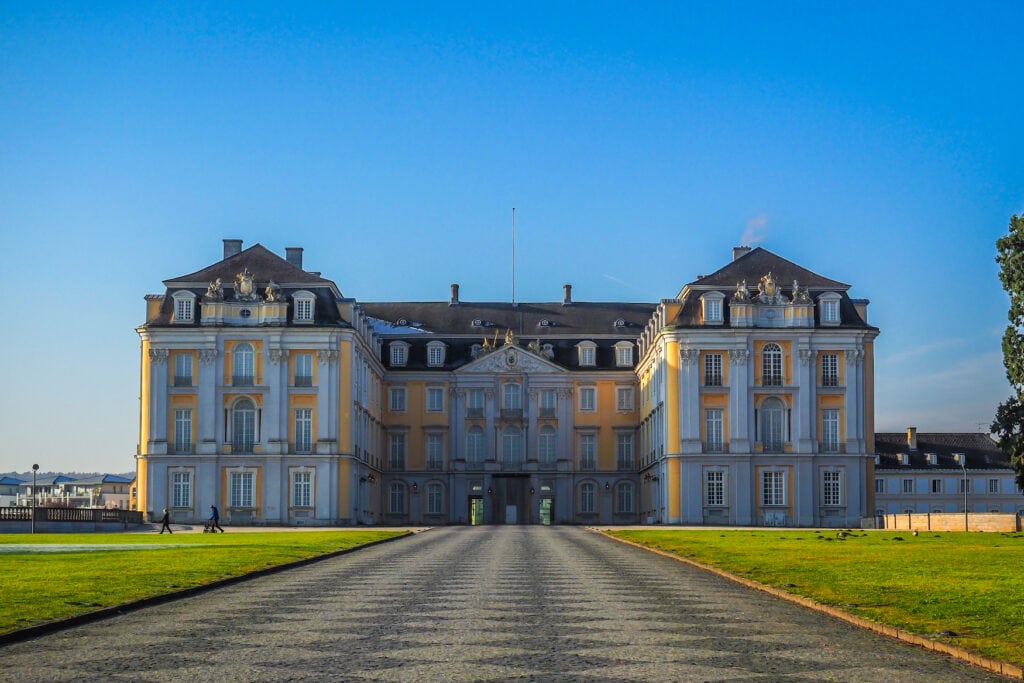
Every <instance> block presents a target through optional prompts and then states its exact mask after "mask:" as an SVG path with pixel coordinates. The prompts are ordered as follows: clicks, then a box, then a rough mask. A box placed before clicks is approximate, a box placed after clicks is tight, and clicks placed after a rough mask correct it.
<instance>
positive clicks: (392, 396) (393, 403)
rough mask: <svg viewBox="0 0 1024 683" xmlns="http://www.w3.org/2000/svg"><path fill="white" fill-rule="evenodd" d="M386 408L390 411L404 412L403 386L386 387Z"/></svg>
mask: <svg viewBox="0 0 1024 683" xmlns="http://www.w3.org/2000/svg"><path fill="white" fill-rule="evenodd" d="M388 410H390V411H391V412H392V413H404V412H405V387H391V388H390V389H388Z"/></svg>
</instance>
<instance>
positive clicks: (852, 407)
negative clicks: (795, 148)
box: [137, 240, 878, 526]
mask: <svg viewBox="0 0 1024 683" xmlns="http://www.w3.org/2000/svg"><path fill="white" fill-rule="evenodd" d="M302 254H303V252H302V249H298V248H288V249H287V250H286V256H285V258H281V257H279V256H277V255H275V254H273V253H272V252H270V251H269V250H267V249H266V248H264V247H263V246H261V245H258V244H257V245H254V246H252V247H249V248H248V249H244V250H243V249H242V243H241V240H224V258H223V259H222V260H220V261H219V262H217V263H214V264H213V265H211V266H209V267H207V268H204V269H202V270H199V271H197V272H195V273H192V274H189V275H184V276H181V277H176V278H173V279H170V280H165V281H164V285H165V287H166V289H165V292H164V293H162V294H155V295H150V296H147V297H146V304H147V310H146V322H145V323H144V324H143V325H141V326H140V327H139V328H138V329H137V331H138V333H139V336H140V338H141V340H142V343H141V414H140V437H139V447H138V454H137V463H138V474H137V485H138V501H139V509H140V510H143V511H145V512H148V513H149V514H150V515H153V514H158V513H159V511H160V510H161V509H162V508H164V507H167V508H169V509H170V510H171V514H172V517H173V518H174V519H175V520H176V521H181V522H187V521H199V520H201V519H203V518H205V517H207V516H208V512H209V507H210V505H217V506H218V507H219V508H220V509H221V511H222V516H223V517H224V519H226V520H227V521H229V522H230V523H236V524H239V523H243V524H288V525H300V524H305V525H331V524H431V525H436V524H478V523H490V524H495V523H496V524H538V523H539V524H555V523H570V524H616V523H629V524H633V523H665V524H678V523H682V524H740V525H785V526H851V525H859V524H860V520H861V518H863V517H866V516H870V515H872V514H873V512H874V509H875V504H874V500H873V494H874V490H873V487H872V483H871V482H872V481H873V479H874V474H873V468H874V462H875V459H874V445H873V443H872V441H873V439H872V434H873V424H872V419H873V410H874V408H873V384H872V368H873V342H874V339H875V337H876V336H877V334H878V330H877V328H875V327H872V326H871V325H869V324H868V322H867V301H865V300H860V299H851V298H850V296H849V294H848V290H849V286H848V285H846V284H843V283H841V282H837V281H835V280H831V279H828V278H825V277H822V276H820V275H817V274H816V273H813V272H811V271H809V270H807V269H805V268H803V267H801V266H799V265H797V264H795V263H792V262H790V261H787V260H786V259H784V258H782V257H780V256H777V255H775V254H773V253H771V252H769V251H767V250H764V249H761V248H758V249H749V248H746V247H742V248H737V249H734V250H733V260H732V261H731V262H730V263H728V264H727V265H725V266H724V267H723V268H721V269H719V270H718V271H716V272H715V273H713V274H711V275H707V276H702V277H699V278H698V279H697V280H695V281H694V282H691V283H689V284H687V285H686V286H684V287H683V289H682V290H681V291H680V292H679V293H678V295H677V296H676V297H675V298H672V299H663V300H662V301H660V302H657V303H597V302H579V301H575V300H573V298H572V288H571V286H570V285H565V287H564V289H563V292H562V298H561V300H560V301H554V302H547V303H525V302H522V303H481V302H469V301H463V300H461V299H460V296H459V287H458V285H452V286H451V296H450V298H449V300H448V301H440V302H427V303H423V302H383V303H370V302H358V301H356V300H355V299H352V298H347V297H345V296H343V295H342V293H341V291H340V290H339V288H338V287H337V285H336V284H335V283H334V282H332V281H331V280H328V279H325V278H323V277H321V275H320V273H316V272H310V271H306V270H304V269H303V264H302Z"/></svg>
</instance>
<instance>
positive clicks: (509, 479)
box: [487, 472, 537, 524]
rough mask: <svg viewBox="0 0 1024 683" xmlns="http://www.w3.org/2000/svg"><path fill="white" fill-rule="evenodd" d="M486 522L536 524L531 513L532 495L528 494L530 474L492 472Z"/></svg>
mask: <svg viewBox="0 0 1024 683" xmlns="http://www.w3.org/2000/svg"><path fill="white" fill-rule="evenodd" d="M489 502H490V509H489V510H488V513H487V517H488V520H487V521H488V522H490V523H491V524H536V523H537V520H536V519H534V518H533V517H534V514H533V509H532V505H533V496H531V495H530V475H529V474H525V473H521V472H515V473H511V472H510V473H500V474H494V475H493V477H492V479H491V500H490V501H489Z"/></svg>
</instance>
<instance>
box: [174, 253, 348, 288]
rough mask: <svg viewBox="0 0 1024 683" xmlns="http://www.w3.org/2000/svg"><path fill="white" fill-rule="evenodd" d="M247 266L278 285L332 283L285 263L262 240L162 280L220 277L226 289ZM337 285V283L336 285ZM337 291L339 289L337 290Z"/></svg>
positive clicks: (202, 281) (179, 283) (199, 282)
mask: <svg viewBox="0 0 1024 683" xmlns="http://www.w3.org/2000/svg"><path fill="white" fill-rule="evenodd" d="M243 268H248V269H249V272H251V273H253V274H254V275H255V276H256V277H257V278H258V279H259V281H260V282H267V281H269V280H273V281H274V282H276V283H277V284H279V285H282V286H284V285H307V286H312V285H320V286H335V285H334V283H333V282H331V281H330V280H327V279H325V278H322V277H320V274H319V273H310V272H307V271H305V270H303V269H302V268H298V267H296V266H293V265H292V264H290V263H288V261H286V260H285V259H283V258H281V257H280V256H278V255H277V254H275V253H274V252H272V251H270V250H269V249H267V248H266V247H264V246H263V245H262V244H254V245H252V246H251V247H249V248H248V249H244V250H242V251H240V252H238V253H237V254H235V255H233V256H229V257H227V258H226V259H223V260H221V261H218V262H217V263H214V264H213V265H211V266H207V267H206V268H203V269H202V270H197V271H196V272H194V273H189V274H188V275H182V276H181V277H176V278H171V279H170V280H164V284H165V285H167V287H168V288H184V287H192V286H195V287H203V288H204V289H205V288H206V286H207V285H208V284H210V283H211V282H213V281H214V280H216V279H217V278H220V280H221V282H223V283H224V287H225V289H227V288H229V287H230V286H231V283H233V282H234V281H235V275H237V274H238V273H240V272H242V269H243ZM335 288H336V286H335ZM339 294H340V292H339Z"/></svg>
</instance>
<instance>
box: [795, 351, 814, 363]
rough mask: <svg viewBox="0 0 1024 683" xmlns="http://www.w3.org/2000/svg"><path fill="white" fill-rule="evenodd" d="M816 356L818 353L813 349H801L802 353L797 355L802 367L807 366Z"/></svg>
mask: <svg viewBox="0 0 1024 683" xmlns="http://www.w3.org/2000/svg"><path fill="white" fill-rule="evenodd" d="M816 354H817V351H812V350H811V349H800V351H799V352H798V353H797V355H798V356H799V357H800V365H807V364H808V363H810V362H811V361H813V360H814V356H815V355H816Z"/></svg>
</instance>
